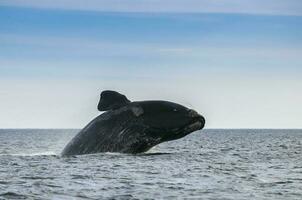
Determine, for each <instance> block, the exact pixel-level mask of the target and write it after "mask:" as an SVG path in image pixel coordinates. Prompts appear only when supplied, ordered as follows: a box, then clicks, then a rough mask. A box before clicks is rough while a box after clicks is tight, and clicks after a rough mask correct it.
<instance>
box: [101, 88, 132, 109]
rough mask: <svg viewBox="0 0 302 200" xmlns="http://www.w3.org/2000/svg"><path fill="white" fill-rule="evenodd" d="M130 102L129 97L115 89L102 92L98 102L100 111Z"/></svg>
mask: <svg viewBox="0 0 302 200" xmlns="http://www.w3.org/2000/svg"><path fill="white" fill-rule="evenodd" d="M128 103H130V101H129V100H128V99H127V97H126V96H125V95H123V94H120V93H118V92H115V91H111V90H105V91H103V92H102V93H101V98H100V101H99V104H98V110H99V111H107V110H114V109H117V108H120V107H122V106H125V105H126V104H128Z"/></svg>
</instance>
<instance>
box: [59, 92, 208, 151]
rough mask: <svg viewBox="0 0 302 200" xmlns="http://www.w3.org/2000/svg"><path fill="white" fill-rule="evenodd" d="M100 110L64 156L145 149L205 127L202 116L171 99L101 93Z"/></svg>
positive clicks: (74, 139) (75, 138) (73, 140)
mask: <svg viewBox="0 0 302 200" xmlns="http://www.w3.org/2000/svg"><path fill="white" fill-rule="evenodd" d="M98 110H99V111H106V112H104V113H102V114H101V115H99V116H98V117H96V118H95V119H94V120H92V121H91V122H90V123H89V124H88V125H87V126H86V127H84V128H83V129H82V130H81V131H80V132H79V133H78V134H77V135H76V136H75V137H74V138H73V139H72V140H71V141H70V142H69V143H68V144H67V146H66V147H65V148H64V150H63V151H62V155H63V156H68V155H79V154H91V153H99V152H121V153H133V154H135V153H142V152H145V151H148V150H149V149H150V148H151V147H153V146H155V145H157V144H159V143H162V142H166V141H170V140H176V139H179V138H182V137H184V136H186V135H188V134H189V133H191V132H193V131H196V130H199V129H202V128H203V127H204V124H205V119H204V117H203V116H201V115H200V114H198V113H197V112H196V111H194V110H192V109H188V108H186V107H184V106H182V105H179V104H177V103H173V102H169V101H136V102H131V101H129V100H128V99H127V97H126V96H125V95H122V94H120V93H118V92H115V91H110V90H106V91H103V92H102V93H101V97H100V101H99V104H98Z"/></svg>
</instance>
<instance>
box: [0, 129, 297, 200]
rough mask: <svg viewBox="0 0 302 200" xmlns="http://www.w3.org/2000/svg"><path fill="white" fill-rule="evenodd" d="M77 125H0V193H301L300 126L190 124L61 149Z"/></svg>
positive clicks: (93, 196) (234, 195)
mask: <svg viewBox="0 0 302 200" xmlns="http://www.w3.org/2000/svg"><path fill="white" fill-rule="evenodd" d="M78 131H79V130H55V129H51V130H39V129H24V130H20V129H19V130H13V129H10V130H4V129H3V130H0V199H60V200H61V199H217V200H219V199H238V200H243V199H249V200H250V199H274V200H276V199H297V200H298V199H299V200H300V199H302V130H259V129H258V130H253V129H249V130H231V129H227V130H223V129H208V130H202V131H197V132H195V133H192V134H190V135H188V136H187V137H185V138H182V139H179V140H176V141H170V142H166V143H162V144H160V145H157V146H155V147H154V148H152V149H151V150H150V151H148V152H147V153H144V154H139V155H129V154H119V153H100V154H91V155H81V156H72V157H61V156H60V152H61V151H62V149H63V148H64V146H65V145H66V144H67V143H68V142H69V141H70V140H71V138H72V137H73V136H74V135H75V134H76V133H77V132H78Z"/></svg>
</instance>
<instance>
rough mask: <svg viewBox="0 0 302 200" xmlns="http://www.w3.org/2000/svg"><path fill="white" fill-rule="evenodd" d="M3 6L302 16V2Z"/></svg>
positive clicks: (106, 1) (15, 2) (7, 1)
mask: <svg viewBox="0 0 302 200" xmlns="http://www.w3.org/2000/svg"><path fill="white" fill-rule="evenodd" d="M1 5H2V6H25V7H35V8H49V9H72V10H92V11H106V12H181V13H192V12H193V13H204V12H206V13H247V14H268V15H299V16H301V15H302V1H301V0H253V1H251V0H43V1H41V0H27V1H24V0H2V1H1V2H0V6H1Z"/></svg>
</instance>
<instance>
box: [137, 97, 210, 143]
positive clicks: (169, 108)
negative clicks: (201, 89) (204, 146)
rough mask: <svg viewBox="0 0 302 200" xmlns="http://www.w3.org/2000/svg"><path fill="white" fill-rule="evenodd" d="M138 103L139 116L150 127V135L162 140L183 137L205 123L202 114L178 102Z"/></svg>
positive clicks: (200, 127)
mask: <svg viewBox="0 0 302 200" xmlns="http://www.w3.org/2000/svg"><path fill="white" fill-rule="evenodd" d="M136 104H137V106H138V108H140V109H141V112H140V115H139V116H138V117H141V119H142V121H143V124H144V125H145V126H147V127H148V131H147V133H148V135H149V136H150V137H152V138H154V139H157V140H159V141H160V142H165V141H170V140H176V139H179V138H182V137H184V136H186V135H188V134H189V133H191V132H194V131H197V130H200V129H202V128H203V127H204V125H205V119H204V117H203V116H202V115H200V114H198V113H197V112H196V111H195V110H193V109H189V108H186V107H185V106H182V105H179V104H177V103H173V102H169V101H143V102H137V103H136Z"/></svg>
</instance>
